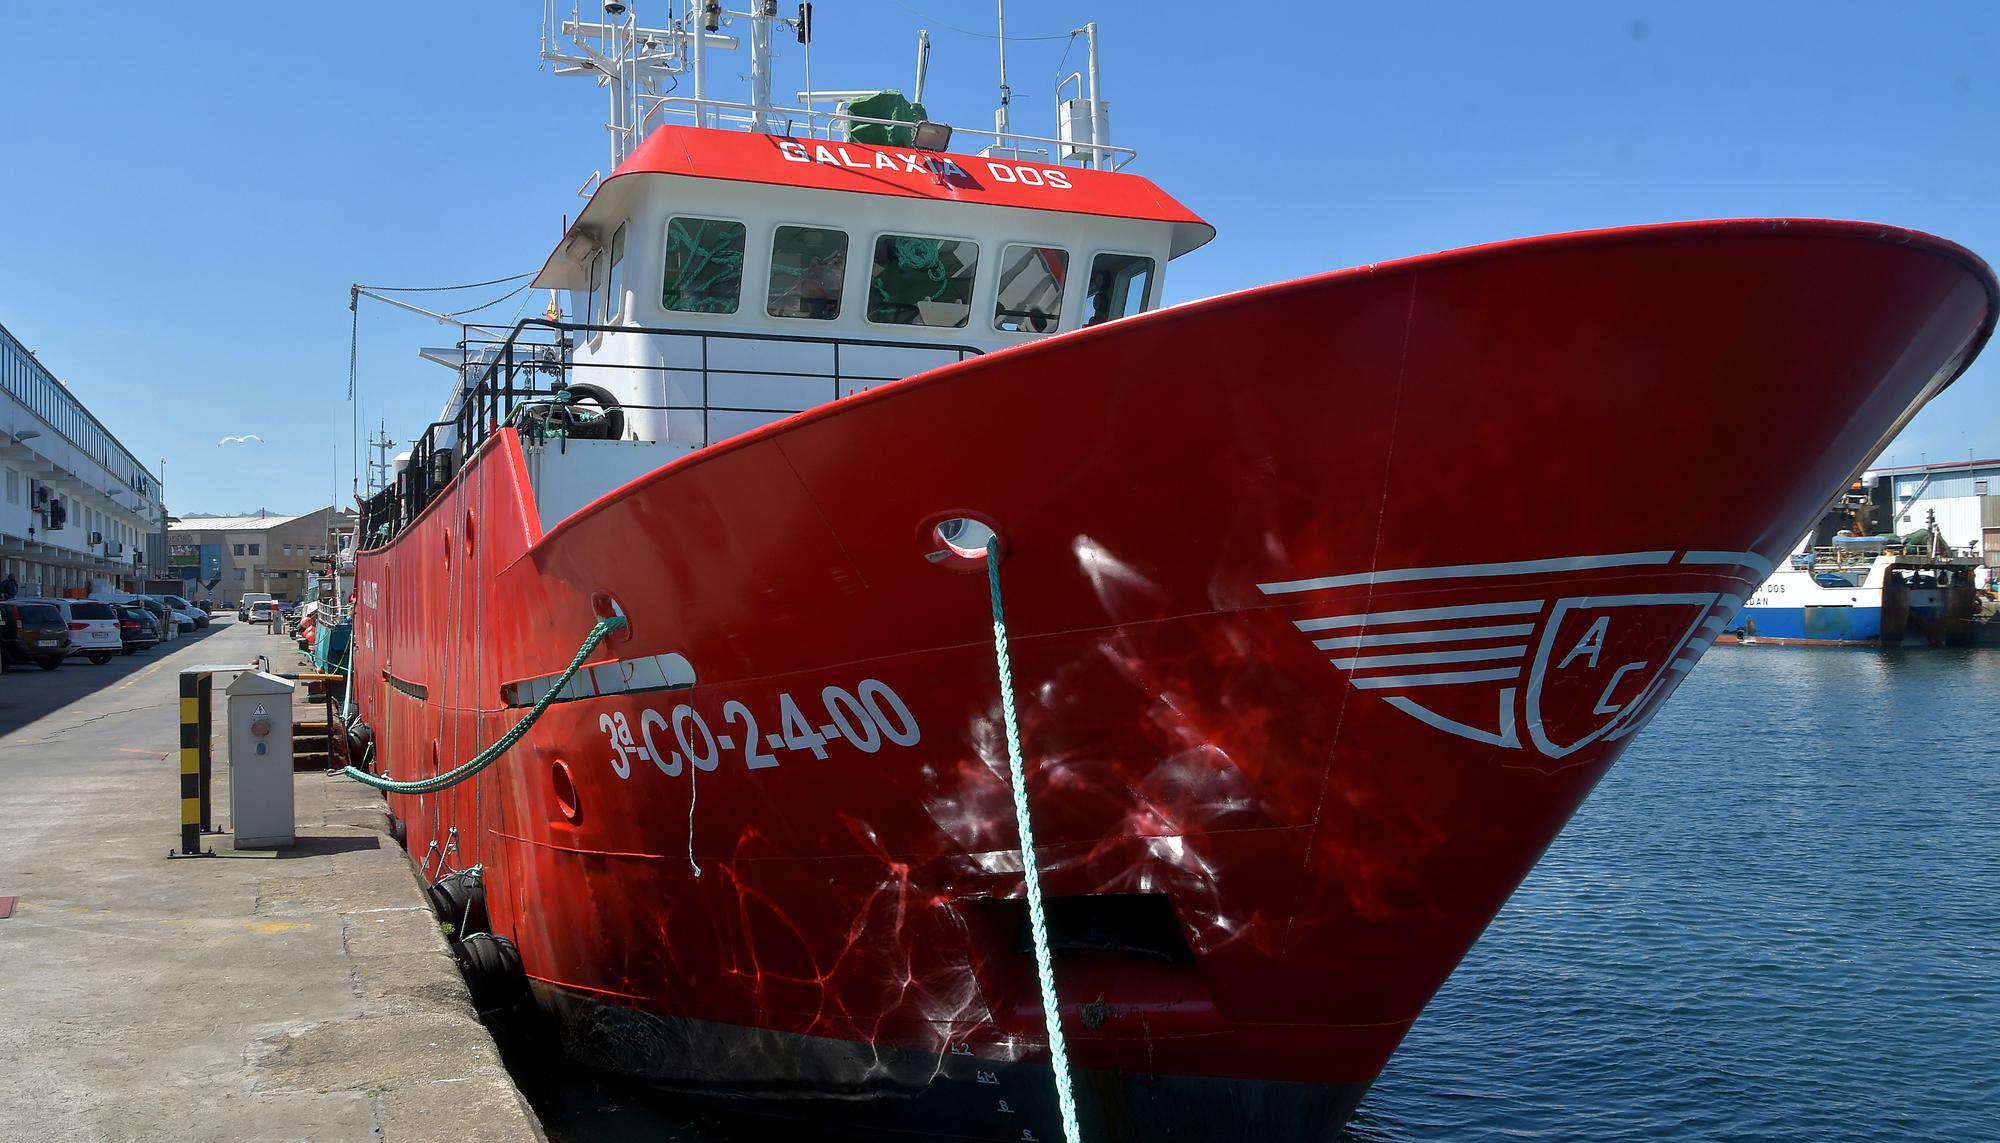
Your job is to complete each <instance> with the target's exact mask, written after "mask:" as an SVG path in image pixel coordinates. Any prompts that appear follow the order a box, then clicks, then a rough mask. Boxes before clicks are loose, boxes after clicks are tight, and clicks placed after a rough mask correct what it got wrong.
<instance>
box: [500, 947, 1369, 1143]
mask: <svg viewBox="0 0 2000 1143" xmlns="http://www.w3.org/2000/svg"><path fill="white" fill-rule="evenodd" d="M534 992H535V998H536V1000H537V1002H539V1003H540V1005H541V1006H542V1008H543V1009H544V1010H545V1011H547V1012H548V1013H549V1014H550V1015H552V1016H553V1017H554V1018H555V1021H556V1025H557V1028H558V1029H559V1035H560V1037H561V1042H562V1049H563V1054H564V1055H566V1056H568V1057H569V1058H570V1059H572V1060H574V1061H576V1062H577V1063H580V1064H583V1065H586V1066H588V1067H593V1068H600V1069H603V1070H605V1071H610V1072H617V1073H620V1074H624V1075H629V1076H634V1077H637V1078H639V1079H642V1080H645V1081H647V1082H649V1083H650V1084H652V1085H653V1086H656V1087H658V1088H660V1089H662V1090H666V1091H671V1092H674V1093H675V1094H677V1095H683V1096H687V1097H690V1098H692V1099H694V1100H698V1101H700V1102H702V1103H704V1104H706V1105H709V1106H712V1107H715V1108H718V1109H721V1110H726V1111H728V1112H730V1113H734V1114H741V1115H751V1116H757V1117H760V1118H770V1119H778V1120H787V1121H791V1122H793V1123H796V1124H800V1125H801V1127H802V1129H803V1130H804V1131H805V1132H806V1133H805V1134H802V1135H799V1136H798V1137H800V1138H829V1137H831V1138H840V1137H845V1138H853V1139H881V1138H890V1137H893V1138H898V1139H910V1140H996V1141H997V1140H1005V1141H1007V1143H1024V1141H1027V1140H1039V1141H1041V1143H1050V1141H1053V1140H1060V1139H1061V1138H1062V1137H1063V1133H1062V1122H1061V1119H1060V1118H1059V1113H1058V1110H1057V1107H1056V1097H1055V1084H1054V1080H1053V1078H1052V1076H1051V1072H1050V1069H1049V1068H1048V1066H1047V1065H1045V1064H1026V1063H1006V1062H997V1061H993V1060H985V1059H980V1058H977V1057H974V1056H960V1055H949V1054H947V1055H938V1054H935V1053H921V1052H914V1051H909V1050H906V1049H900V1048H888V1047H877V1046H872V1045H868V1044H861V1043H854V1042H850V1041H845V1040H833V1039H827V1038H823V1037H818V1036H805V1035H799V1034H796V1033H790V1032H776V1031H771V1030H768V1029H761V1028H745V1027H741V1026H738V1025H732V1024H717V1023H711V1022H708V1021H704V1020H692V1019H687V1018H684V1017H668V1016H660V1015H657V1014H654V1013H650V1012H643V1011H639V1010H637V1009H631V1008H624V1007H620V1006H617V1005H613V1004H606V1003H604V1002H602V1001H599V1000H596V999H593V998H590V997H586V996H582V995H579V994H577V993H574V992H570V991H567V990H564V989H559V988H554V987H551V986H548V985H544V984H540V983H537V984H536V985H535V986H534ZM1076 1081H1077V1104H1078V1108H1077V1110H1078V1116H1079V1119H1080V1120H1081V1123H1082V1127H1083V1130H1084V1133H1085V1135H1086V1136H1087V1137H1088V1138H1090V1139H1092V1140H1145V1141H1148V1143H1152V1141H1162V1140H1164V1141H1186V1143H1212V1141H1222V1140H1246V1141H1248V1140H1255V1141H1257V1143H1292V1141H1298V1143H1308V1141H1310V1143H1323V1141H1330V1140H1333V1139H1337V1138H1338V1137H1339V1136H1340V1129H1341V1126H1342V1125H1343V1124H1344V1123H1345V1122H1346V1121H1347V1118H1348V1116H1350V1115H1351V1114H1353V1112H1354V1108H1355V1105H1356V1104H1358V1103H1360V1102H1361V1097H1362V1096H1363V1095H1364V1094H1365V1093H1366V1092H1367V1090H1368V1085H1367V1084H1365V1083H1353V1084H1300V1083H1282V1082H1274V1081H1265V1080H1231V1079H1209V1078H1197V1077H1186V1076H1148V1075H1136V1074H1132V1073H1125V1072H1090V1071H1081V1072H1077V1073H1076Z"/></svg>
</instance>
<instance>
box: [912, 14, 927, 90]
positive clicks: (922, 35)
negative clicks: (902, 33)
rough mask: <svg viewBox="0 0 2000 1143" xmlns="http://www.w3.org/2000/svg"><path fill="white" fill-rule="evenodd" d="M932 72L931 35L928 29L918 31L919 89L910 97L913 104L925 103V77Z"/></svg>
mask: <svg viewBox="0 0 2000 1143" xmlns="http://www.w3.org/2000/svg"><path fill="white" fill-rule="evenodd" d="M930 70H931V33H930V30H929V29H928V28H919V29H917V89H916V93H915V94H913V95H911V96H910V102H911V103H922V102H923V101H924V77H925V76H926V75H928V74H929V73H930Z"/></svg>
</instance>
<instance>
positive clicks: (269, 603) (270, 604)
mask: <svg viewBox="0 0 2000 1143" xmlns="http://www.w3.org/2000/svg"><path fill="white" fill-rule="evenodd" d="M283 611H284V608H283V605H281V604H279V603H278V602H277V601H276V600H273V599H259V600H256V601H255V602H253V603H251V604H250V610H249V611H248V613H247V618H248V619H249V621H250V622H252V623H269V622H270V621H271V617H272V616H273V615H279V614H282V613H283Z"/></svg>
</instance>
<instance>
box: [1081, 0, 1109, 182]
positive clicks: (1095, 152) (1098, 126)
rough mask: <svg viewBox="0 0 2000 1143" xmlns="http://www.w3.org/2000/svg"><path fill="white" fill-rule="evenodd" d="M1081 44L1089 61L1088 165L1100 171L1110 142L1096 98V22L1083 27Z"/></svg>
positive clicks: (1102, 113) (1101, 104) (1106, 125)
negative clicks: (1105, 148)
mask: <svg viewBox="0 0 2000 1143" xmlns="http://www.w3.org/2000/svg"><path fill="white" fill-rule="evenodd" d="M1083 42H1084V46H1085V48H1086V49H1087V51H1088V58H1089V60H1090V64H1089V66H1088V68H1087V69H1086V74H1087V75H1088V76H1089V86H1090V92H1089V94H1088V95H1086V96H1085V98H1086V99H1088V100H1090V145H1091V151H1090V165H1091V166H1092V167H1095V168H1096V169H1098V170H1100V171H1101V170H1103V169H1104V167H1105V162H1104V144H1106V143H1108V142H1110V140H1108V139H1106V138H1105V135H1106V133H1107V131H1106V128H1107V127H1108V124H1106V123H1105V122H1104V104H1103V103H1102V102H1101V101H1099V100H1098V98H1097V21H1095V20H1092V21H1090V22H1089V23H1087V24H1085V25H1084V26H1083Z"/></svg>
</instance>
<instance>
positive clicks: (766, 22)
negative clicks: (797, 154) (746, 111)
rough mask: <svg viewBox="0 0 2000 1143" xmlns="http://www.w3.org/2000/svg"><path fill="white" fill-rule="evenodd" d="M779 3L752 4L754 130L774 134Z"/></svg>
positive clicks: (759, 0) (760, 1)
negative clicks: (774, 45) (773, 80)
mask: <svg viewBox="0 0 2000 1143" xmlns="http://www.w3.org/2000/svg"><path fill="white" fill-rule="evenodd" d="M777 15H778V0H750V107H751V111H750V129H751V130H752V131H758V132H762V133H765V134H769V133H770V130H771V114H770V112H771V21H772V20H774V19H776V18H777Z"/></svg>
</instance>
